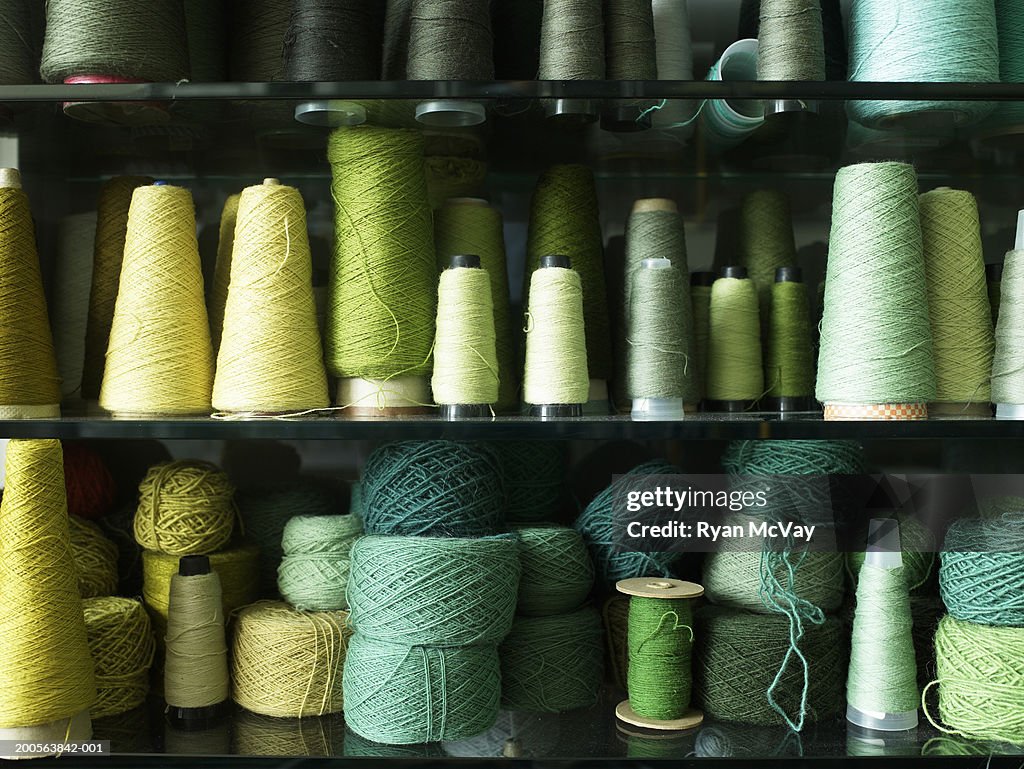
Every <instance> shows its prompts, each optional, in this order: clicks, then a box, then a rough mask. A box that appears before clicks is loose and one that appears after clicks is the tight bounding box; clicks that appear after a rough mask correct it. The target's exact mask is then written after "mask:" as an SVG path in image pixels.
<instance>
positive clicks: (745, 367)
mask: <svg viewBox="0 0 1024 769" xmlns="http://www.w3.org/2000/svg"><path fill="white" fill-rule="evenodd" d="M763 391H764V369H763V367H762V363H761V324H760V320H759V313H758V300H757V287H756V285H755V284H754V281H753V280H751V279H750V278H748V277H747V270H746V268H745V267H725V268H723V269H722V277H721V278H719V279H718V280H716V281H715V284H714V285H713V286H712V287H711V306H710V311H709V315H708V368H707V377H706V379H705V397H706V398H707V399H708V400H709V401H712V404H711V406H712V409H711V410H713V411H746V410H748V409H750V408H752V407H753V405H754V402H755V401H757V399H758V398H760V397H761V393H762V392H763Z"/></svg>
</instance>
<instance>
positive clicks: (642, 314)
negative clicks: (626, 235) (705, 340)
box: [626, 259, 690, 422]
mask: <svg viewBox="0 0 1024 769" xmlns="http://www.w3.org/2000/svg"><path fill="white" fill-rule="evenodd" d="M629 296H630V315H629V319H630V323H629V335H630V338H629V339H628V340H627V342H628V344H629V347H628V348H627V350H626V365H627V366H628V371H627V385H626V386H627V390H628V393H629V397H630V398H631V399H632V400H633V411H632V415H631V416H632V419H634V420H637V421H645V422H648V421H662V420H672V419H682V418H683V416H684V412H683V403H684V401H685V396H686V394H687V387H686V376H685V372H686V369H687V365H688V363H689V357H690V356H689V339H688V337H689V333H688V331H689V329H688V328H687V323H686V315H685V307H684V303H683V302H682V301H680V299H681V297H684V296H686V292H685V291H684V289H683V283H682V279H681V277H680V275H679V272H678V270H676V269H675V268H674V267H673V266H672V262H671V261H670V260H668V259H644V260H643V262H641V264H640V269H639V270H637V271H636V273H635V274H634V275H633V281H632V287H631V290H630V295H629Z"/></svg>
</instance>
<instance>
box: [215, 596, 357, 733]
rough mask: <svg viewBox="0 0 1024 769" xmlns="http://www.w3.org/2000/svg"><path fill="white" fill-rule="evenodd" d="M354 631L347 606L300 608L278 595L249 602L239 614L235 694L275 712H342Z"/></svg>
mask: <svg viewBox="0 0 1024 769" xmlns="http://www.w3.org/2000/svg"><path fill="white" fill-rule="evenodd" d="M350 636H351V630H350V629H349V626H348V612H344V611H325V612H299V611H296V610H295V609H293V608H291V607H290V606H288V605H287V604H284V603H281V602H278V601H261V602H259V603H255V604H252V605H251V606H246V607H245V608H244V609H242V610H241V611H240V612H238V615H237V616H236V617H235V628H234V640H233V642H232V647H231V659H232V664H231V684H232V689H231V696H232V698H233V699H234V700H235V702H237V703H238V704H239V705H241V706H242V707H243V708H245V709H246V710H251V711H252V712H254V713H260V714H262V715H265V716H274V717H277V718H301V717H303V716H322V715H326V714H329V713H340V712H341V710H342V673H343V670H344V668H345V657H346V649H347V647H348V643H349V637H350Z"/></svg>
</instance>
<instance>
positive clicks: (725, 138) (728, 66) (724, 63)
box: [700, 38, 764, 152]
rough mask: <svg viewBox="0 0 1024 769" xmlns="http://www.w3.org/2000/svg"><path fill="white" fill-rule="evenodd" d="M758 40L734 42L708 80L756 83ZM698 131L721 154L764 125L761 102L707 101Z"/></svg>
mask: <svg viewBox="0 0 1024 769" xmlns="http://www.w3.org/2000/svg"><path fill="white" fill-rule="evenodd" d="M757 50H758V45H757V40H755V39H753V38H751V39H748V40H737V41H736V42H735V43H733V44H732V45H730V46H729V47H728V48H726V49H725V52H724V53H723V54H722V58H720V59H719V60H718V61H717V62H715V64H714V65H712V67H711V70H710V71H709V72H708V76H707V79H708V80H722V81H725V80H757ZM700 124H701V131H702V133H703V134H704V138H705V139H706V140H707V143H708V145H709V146H710V148H711V149H712V150H713V151H715V152H724V151H726V150H728V149H731V148H733V147H735V146H736V145H738V144H740V143H741V142H742V141H743V140H744V139H746V138H747V137H748V136H750V134H752V133H753V132H754V131H756V130H757V129H758V128H760V127H761V126H762V125H763V124H764V102H762V101H757V100H753V99H744V100H734V101H730V100H728V99H709V100H708V101H707V102H706V103H705V104H704V109H703V111H702V112H701V119H700Z"/></svg>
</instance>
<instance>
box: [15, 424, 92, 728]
mask: <svg viewBox="0 0 1024 769" xmlns="http://www.w3.org/2000/svg"><path fill="white" fill-rule="evenodd" d="M63 462H64V460H63V457H62V454H61V447H60V442H59V441H56V440H12V441H11V442H10V444H8V446H7V465H6V488H5V489H4V496H3V502H2V503H0V739H10V738H11V735H12V733H17V734H22V735H25V738H26V739H28V738H29V737H28V734H29V733H31V730H26V729H25V727H35V726H44V725H50V726H52V729H53V731H49V732H46V731H43V732H36V733H35V736H36V737H39V736H40V735H42V734H46V735H48V739H51V740H52V739H59V740H61V741H62V740H63V739H64V736H65V731H66V730H68V729H70V726H69V724H68V719H72V718H73V717H74V716H76V715H78V714H80V713H82V712H83V711H85V710H87V709H88V708H89V707H91V706H92V704H93V702H94V701H95V700H96V684H95V681H94V678H93V663H92V658H91V657H90V656H89V644H88V640H87V636H86V630H85V618H84V615H83V613H82V599H81V598H80V597H79V594H78V584H77V582H76V572H75V564H74V560H73V559H72V555H71V535H70V533H69V531H68V513H67V502H66V499H65V496H64V464H63ZM55 722H57V723H55ZM62 727H63V728H62ZM71 731H74V729H71ZM70 738H71V739H72V740H75V739H88V738H89V734H85V735H84V736H82V734H81V732H78V733H77V734H72V735H71V737H70Z"/></svg>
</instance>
